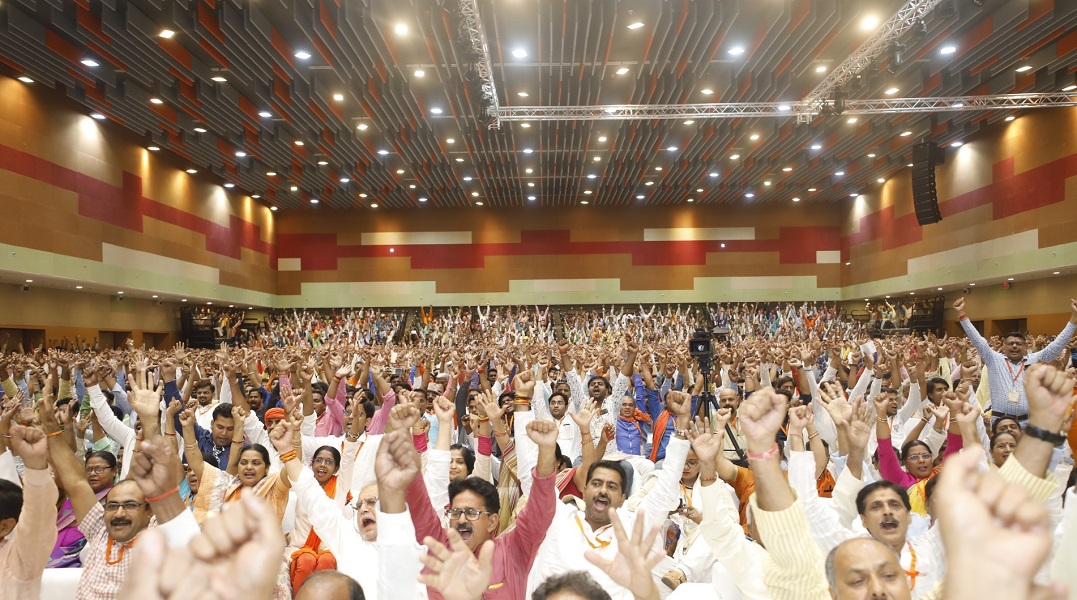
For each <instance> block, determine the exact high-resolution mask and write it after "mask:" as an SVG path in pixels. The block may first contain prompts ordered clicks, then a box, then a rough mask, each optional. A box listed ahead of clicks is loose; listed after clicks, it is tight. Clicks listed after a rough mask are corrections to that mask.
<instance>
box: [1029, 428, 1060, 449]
mask: <svg viewBox="0 0 1077 600" xmlns="http://www.w3.org/2000/svg"><path fill="white" fill-rule="evenodd" d="M1024 433H1026V434H1028V435H1029V436H1031V437H1034V438H1036V439H1037V440H1041V441H1044V442H1047V443H1048V444H1051V445H1052V446H1057V445H1059V444H1061V443H1063V442H1065V441H1066V436H1064V435H1062V434H1061V433H1052V432H1050V431H1047V430H1046V429H1041V428H1039V427H1036V426H1035V425H1029V426H1028V427H1025V429H1024Z"/></svg>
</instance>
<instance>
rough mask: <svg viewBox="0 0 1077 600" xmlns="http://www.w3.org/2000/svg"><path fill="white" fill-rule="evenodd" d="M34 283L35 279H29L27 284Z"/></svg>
mask: <svg viewBox="0 0 1077 600" xmlns="http://www.w3.org/2000/svg"><path fill="white" fill-rule="evenodd" d="M33 282H34V280H33V279H27V280H26V283H33Z"/></svg>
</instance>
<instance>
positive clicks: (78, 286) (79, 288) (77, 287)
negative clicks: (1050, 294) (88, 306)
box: [75, 271, 1058, 290]
mask: <svg viewBox="0 0 1077 600" xmlns="http://www.w3.org/2000/svg"><path fill="white" fill-rule="evenodd" d="M1055 275H1058V272H1057V271H1056V272H1055ZM75 289H76V290H81V289H82V286H81V285H76V286H75Z"/></svg>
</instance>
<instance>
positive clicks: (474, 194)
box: [471, 192, 479, 198]
mask: <svg viewBox="0 0 1077 600" xmlns="http://www.w3.org/2000/svg"><path fill="white" fill-rule="evenodd" d="M478 195H479V193H478V192H471V196H472V197H476V198H477V197H478Z"/></svg>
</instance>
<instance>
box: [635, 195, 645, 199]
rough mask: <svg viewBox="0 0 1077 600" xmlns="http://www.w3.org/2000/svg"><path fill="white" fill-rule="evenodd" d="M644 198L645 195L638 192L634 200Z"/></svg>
mask: <svg viewBox="0 0 1077 600" xmlns="http://www.w3.org/2000/svg"><path fill="white" fill-rule="evenodd" d="M644 198H645V196H644V195H643V194H639V195H637V196H636V200H643V199H644Z"/></svg>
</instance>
